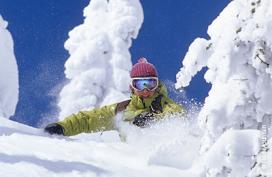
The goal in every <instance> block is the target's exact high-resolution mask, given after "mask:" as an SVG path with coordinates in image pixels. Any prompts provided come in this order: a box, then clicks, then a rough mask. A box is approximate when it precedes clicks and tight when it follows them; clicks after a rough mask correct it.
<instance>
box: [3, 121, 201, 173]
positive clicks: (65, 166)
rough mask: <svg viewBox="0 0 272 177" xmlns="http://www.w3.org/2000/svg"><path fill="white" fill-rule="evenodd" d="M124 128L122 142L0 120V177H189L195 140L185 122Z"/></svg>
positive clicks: (116, 137)
mask: <svg viewBox="0 0 272 177" xmlns="http://www.w3.org/2000/svg"><path fill="white" fill-rule="evenodd" d="M177 125H178V126H177ZM127 130H128V131H129V133H128V134H127V142H126V143H124V142H121V141H120V140H119V135H118V133H117V132H116V131H111V132H104V133H103V134H102V135H101V134H100V133H97V134H82V135H79V136H75V137H70V138H65V137H54V136H49V135H47V134H44V133H43V131H42V130H39V129H35V128H32V127H28V126H24V125H22V124H19V123H16V122H12V121H10V120H7V119H4V118H0V144H1V146H0V176H1V177H24V176H25V177H41V176H42V177H47V176H48V177H54V176H57V177H61V176H65V177H66V176H69V177H73V176H78V177H83V176H86V177H91V176H100V177H111V176H114V177H128V176H129V177H134V176H135V177H138V176H142V177H165V176H171V177H179V176H184V177H188V176H192V175H191V174H192V172H191V171H190V170H188V169H189V167H190V166H191V165H192V163H193V159H194V157H196V155H197V154H196V152H197V149H198V143H199V139H198V137H196V136H195V134H196V132H195V131H191V129H190V128H189V126H188V123H186V122H183V121H182V120H181V119H173V120H171V121H170V120H169V121H168V122H165V123H164V124H158V125H156V126H154V127H153V128H150V129H145V130H142V129H139V128H137V127H127ZM162 132H163V133H162ZM193 132H194V134H193Z"/></svg>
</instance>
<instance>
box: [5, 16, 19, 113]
mask: <svg viewBox="0 0 272 177" xmlns="http://www.w3.org/2000/svg"><path fill="white" fill-rule="evenodd" d="M7 26H8V23H7V22H6V21H4V20H3V18H2V16H1V15H0V116H3V117H6V118H9V117H10V116H11V115H13V114H14V113H15V109H16V105H17V102H18V94H19V81H18V68H17V63H16V59H15V55H14V50H13V40H12V36H11V34H10V33H9V31H8V30H7V29H6V28H7Z"/></svg>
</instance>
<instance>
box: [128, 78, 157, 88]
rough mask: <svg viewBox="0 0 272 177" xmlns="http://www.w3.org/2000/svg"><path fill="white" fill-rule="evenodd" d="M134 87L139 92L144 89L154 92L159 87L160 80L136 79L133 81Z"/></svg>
mask: <svg viewBox="0 0 272 177" xmlns="http://www.w3.org/2000/svg"><path fill="white" fill-rule="evenodd" d="M132 86H133V87H134V88H135V89H137V90H139V91H143V90H144V89H148V90H150V91H153V90H155V89H156V88H157V86H158V79H156V78H140V79H138V78H135V79H133V80H132Z"/></svg>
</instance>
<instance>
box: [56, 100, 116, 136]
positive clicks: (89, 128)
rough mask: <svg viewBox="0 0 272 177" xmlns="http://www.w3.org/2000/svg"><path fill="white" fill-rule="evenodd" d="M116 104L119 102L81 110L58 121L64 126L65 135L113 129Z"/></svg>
mask: <svg viewBox="0 0 272 177" xmlns="http://www.w3.org/2000/svg"><path fill="white" fill-rule="evenodd" d="M116 106H117V104H112V105H109V106H104V107H101V108H95V109H93V110H91V111H80V112H79V113H77V114H72V115H71V116H69V117H67V118H66V119H64V120H63V121H60V122H57V124H59V125H61V126H62V127H63V128H64V135H65V136H73V135H77V134H79V133H83V132H85V133H88V132H98V131H105V130H113V129H114V128H115V126H114V119H113V118H114V116H115V112H116Z"/></svg>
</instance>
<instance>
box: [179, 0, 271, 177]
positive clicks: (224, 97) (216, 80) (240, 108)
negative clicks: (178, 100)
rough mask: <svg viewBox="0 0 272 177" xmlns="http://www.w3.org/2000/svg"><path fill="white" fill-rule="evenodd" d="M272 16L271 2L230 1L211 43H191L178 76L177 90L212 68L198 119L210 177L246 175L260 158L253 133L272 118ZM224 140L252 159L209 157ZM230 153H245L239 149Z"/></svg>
mask: <svg viewBox="0 0 272 177" xmlns="http://www.w3.org/2000/svg"><path fill="white" fill-rule="evenodd" d="M271 17H272V2H271V1H270V0H257V1H255V0H233V1H231V2H230V4H229V5H228V6H227V7H226V8H225V9H224V10H223V11H222V13H221V14H220V15H219V16H218V17H217V18H216V19H215V20H214V21H213V23H212V24H211V25H210V26H209V29H208V34H209V36H210V39H208V40H206V39H202V38H198V39H196V40H195V41H194V42H193V43H192V44H191V46H190V48H189V51H188V53H187V54H186V56H185V58H184V60H183V67H182V68H181V70H180V72H179V73H178V74H177V83H176V88H180V87H186V86H188V85H189V83H190V81H191V79H192V78H193V77H194V76H195V75H196V74H197V73H198V71H200V70H201V69H202V68H204V67H207V68H208V69H207V71H206V73H205V76H204V78H205V80H206V81H207V82H208V83H211V84H212V88H211V90H210V91H209V96H208V97H207V98H206V99H205V104H204V106H203V108H202V109H201V111H200V113H199V116H198V123H199V126H200V127H201V128H202V129H203V131H204V136H203V138H202V142H201V149H200V154H201V155H202V156H208V158H207V159H209V161H214V162H213V163H208V161H207V159H206V160H205V159H204V160H203V161H204V162H205V163H206V165H205V166H206V167H205V169H204V171H203V174H205V175H206V176H216V177H221V176H222V177H223V176H233V177H236V176H247V175H248V174H250V173H251V170H252V169H251V167H252V163H253V162H256V157H257V155H259V154H258V153H256V152H258V151H257V150H256V147H258V145H259V144H260V139H261V137H260V136H259V140H258V139H257V138H256V137H257V135H256V133H257V132H255V133H253V132H254V131H257V130H256V129H257V127H258V123H259V122H262V120H263V119H264V118H265V117H268V118H269V119H270V120H271V118H272V109H271V105H272V102H271V101H272V92H271V90H272V72H271V70H272V69H271V68H272V66H271V64H272V59H271V56H272V38H271V36H272V18H271ZM230 129H234V130H236V131H234V132H236V134H237V136H241V135H239V134H241V133H242V132H243V135H242V136H241V137H244V138H243V139H244V140H242V139H241V138H237V137H236V136H232V135H226V134H227V132H229V130H230ZM224 136H228V137H229V138H230V139H229V140H226V138H224ZM270 138H271V137H270ZM222 139H225V141H226V142H228V143H231V142H229V141H234V140H236V141H239V143H241V144H240V146H241V149H242V150H243V153H245V155H246V153H248V155H247V156H250V157H251V158H250V160H243V159H244V158H243V157H241V156H240V155H239V156H235V158H236V159H235V158H234V160H233V159H229V160H228V161H226V160H224V158H225V157H224V154H221V155H219V156H218V157H215V158H213V157H211V156H210V155H209V154H214V153H213V151H220V149H222V148H221V147H219V146H222V145H224V143H223V142H221V140H222ZM250 139H252V141H250ZM245 141H247V142H245ZM218 144H221V145H218ZM234 145H235V144H234ZM226 146H227V147H228V146H229V145H227V144H226ZM235 146H236V145H235ZM257 149H258V148H257ZM231 151H233V154H240V153H241V150H240V149H239V148H234V149H232V150H231ZM226 152H228V150H223V151H222V152H221V153H226ZM229 158H230V157H229ZM210 159H211V160H210ZM225 159H226V158H225ZM237 168H239V170H238V169H237ZM203 174H202V175H203ZM260 174H261V173H259V174H256V175H260ZM262 175H264V174H262Z"/></svg>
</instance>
